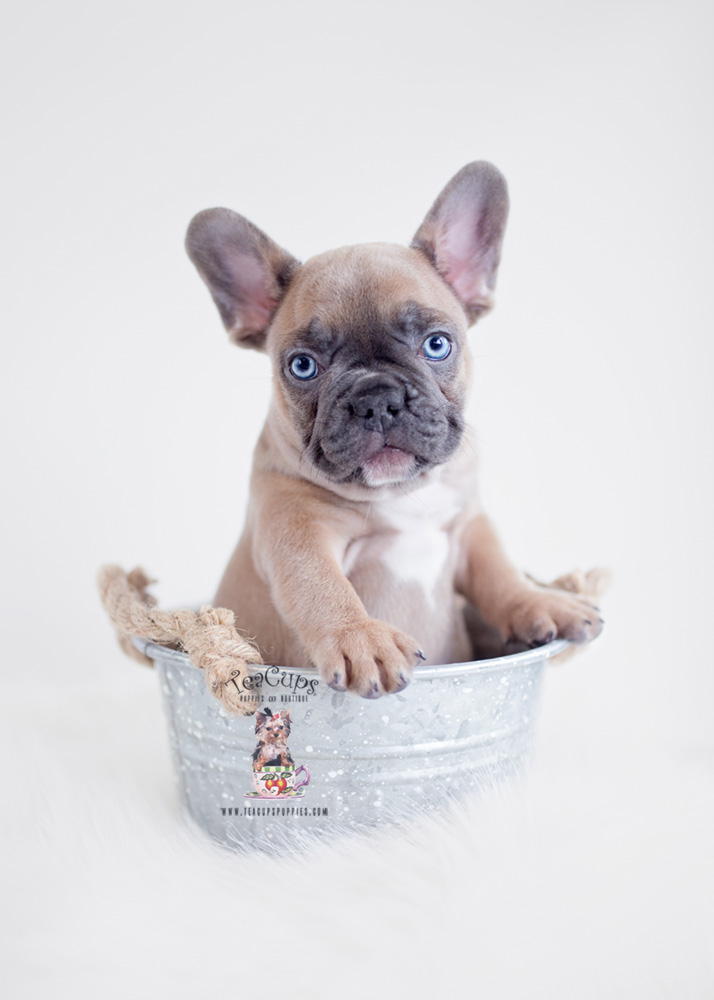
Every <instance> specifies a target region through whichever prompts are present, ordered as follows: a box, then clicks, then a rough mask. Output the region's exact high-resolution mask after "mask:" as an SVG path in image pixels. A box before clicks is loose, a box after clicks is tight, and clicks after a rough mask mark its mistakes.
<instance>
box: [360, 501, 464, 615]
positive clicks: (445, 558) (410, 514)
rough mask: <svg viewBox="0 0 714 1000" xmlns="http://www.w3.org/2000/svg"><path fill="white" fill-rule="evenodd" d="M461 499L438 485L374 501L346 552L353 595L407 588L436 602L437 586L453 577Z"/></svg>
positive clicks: (446, 582)
mask: <svg viewBox="0 0 714 1000" xmlns="http://www.w3.org/2000/svg"><path fill="white" fill-rule="evenodd" d="M461 499H462V498H461V496H460V495H459V493H458V492H457V491H456V490H455V489H454V488H452V487H449V486H445V485H443V484H438V483H437V484H433V485H430V486H427V487H424V488H423V489H421V490H419V491H415V492H414V493H410V494H407V493H405V494H403V495H400V496H398V497H397V498H391V499H388V500H380V501H377V502H375V503H373V504H372V505H371V506H370V509H369V512H368V514H367V516H366V519H365V527H366V533H365V534H364V536H362V537H360V538H358V539H355V541H353V542H352V543H351V544H350V545H349V546H348V547H347V550H346V552H345V559H344V572H345V574H346V575H347V577H348V578H349V579H351V580H352V582H353V583H354V585H355V587H356V589H357V591H358V593H360V592H361V591H366V592H370V591H376V592H378V593H379V592H381V591H382V590H383V589H384V588H386V587H394V586H397V585H402V586H404V585H409V587H410V588H417V589H418V590H419V591H420V592H421V593H423V595H424V596H425V597H426V598H427V599H428V601H429V602H430V603H431V602H432V601H435V600H436V599H437V597H438V594H437V591H438V590H439V588H440V585H443V584H447V585H448V586H449V587H450V586H451V581H452V579H453V571H454V564H455V559H456V548H457V544H458V535H459V527H460V521H461V518H460V515H461V512H462V503H461ZM361 596H362V595H361Z"/></svg>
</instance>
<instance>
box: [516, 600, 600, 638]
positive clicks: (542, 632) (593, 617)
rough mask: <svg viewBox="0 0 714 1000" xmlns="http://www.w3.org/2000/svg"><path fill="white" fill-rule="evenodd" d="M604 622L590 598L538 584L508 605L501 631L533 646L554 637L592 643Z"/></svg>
mask: <svg viewBox="0 0 714 1000" xmlns="http://www.w3.org/2000/svg"><path fill="white" fill-rule="evenodd" d="M603 624H604V623H603V620H602V618H601V617H600V612H599V611H598V609H597V607H596V606H595V605H594V604H592V603H591V602H590V601H588V600H587V599H586V598H584V597H580V596H578V595H577V594H573V593H567V592H566V591H564V590H551V589H548V588H545V587H534V588H533V589H528V590H526V591H524V592H523V593H522V594H520V595H519V596H518V597H517V598H516V599H515V600H514V601H513V602H512V603H511V604H510V605H509V606H508V608H507V610H506V615H505V620H504V622H503V623H502V625H501V630H502V632H503V634H504V637H505V638H506V639H508V640H513V641H516V642H523V643H525V644H526V645H527V646H531V647H532V646H543V645H545V643H547V642H552V640H553V639H569V640H570V641H571V642H589V640H590V639H594V638H595V637H596V636H598V635H600V633H601V632H602V626H603Z"/></svg>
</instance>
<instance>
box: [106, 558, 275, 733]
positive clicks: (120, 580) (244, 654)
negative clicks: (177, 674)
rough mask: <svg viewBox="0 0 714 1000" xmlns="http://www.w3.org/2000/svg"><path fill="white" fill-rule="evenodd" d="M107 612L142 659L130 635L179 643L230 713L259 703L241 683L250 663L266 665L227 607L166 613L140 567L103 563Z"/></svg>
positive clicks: (124, 643)
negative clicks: (131, 567)
mask: <svg viewBox="0 0 714 1000" xmlns="http://www.w3.org/2000/svg"><path fill="white" fill-rule="evenodd" d="M97 582H98V585H99V594H100V597H101V599H102V604H103V605H104V610H105V611H106V613H107V614H108V615H109V618H110V619H111V621H112V624H113V625H114V627H115V629H116V631H117V636H118V638H119V645H120V646H121V648H122V649H123V650H124V652H125V653H126V654H127V655H128V656H131V657H132V658H133V659H135V660H138V661H139V662H140V663H145V664H148V665H150V666H151V665H152V661H151V660H150V659H149V658H148V657H147V656H145V655H144V654H143V653H141V652H139V650H138V649H137V648H136V646H134V644H133V643H132V641H131V638H132V636H136V637H137V638H140V639H148V640H149V641H150V642H156V643H160V644H161V645H169V646H179V647H181V649H183V650H185V651H186V653H188V655H189V656H190V658H191V661H192V663H193V664H194V665H195V666H196V667H198V668H199V669H200V670H203V672H204V674H205V677H206V684H207V685H208V688H209V690H210V691H211V693H212V694H213V695H214V696H215V697H216V698H218V699H219V701H221V702H222V704H223V706H224V707H225V708H226V710H227V711H229V712H234V713H237V714H240V715H250V714H251V713H252V712H254V711H255V710H256V707H257V703H256V700H255V697H254V696H253V695H252V694H251V692H250V690H249V689H248V688H247V687H246V686H245V685H244V684H243V681H244V680H245V678H246V677H247V676H248V664H249V663H262V662H263V661H262V659H261V656H260V653H259V652H258V649H257V647H256V646H255V645H254V644H253V643H252V642H250V641H249V640H248V639H245V638H244V637H243V636H242V635H240V633H239V632H238V631H237V630H236V627H235V615H234V614H233V612H232V611H229V610H228V609H227V608H212V607H210V605H204V606H203V607H202V608H201V610H200V611H199V612H198V613H196V612H195V611H189V610H181V611H162V610H161V609H160V608H158V607H157V606H156V599H155V598H154V597H153V596H152V595H151V594H149V593H148V591H147V588H148V587H149V586H150V585H151V584H152V583H154V582H155V581H154V580H150V579H149V577H148V576H147V575H146V574H145V573H144V571H143V570H142V569H140V568H139V567H137V568H136V569H133V570H132V571H131V572H130V573H125V572H124V570H123V569H122V568H121V567H120V566H103V567H102V568H101V569H100V571H99V575H98V579H97Z"/></svg>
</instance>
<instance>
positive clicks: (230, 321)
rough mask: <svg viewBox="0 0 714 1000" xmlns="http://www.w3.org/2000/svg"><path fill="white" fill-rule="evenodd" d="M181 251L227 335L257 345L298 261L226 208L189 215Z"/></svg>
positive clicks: (261, 343) (260, 345)
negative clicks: (208, 295)
mask: <svg viewBox="0 0 714 1000" xmlns="http://www.w3.org/2000/svg"><path fill="white" fill-rule="evenodd" d="M186 250H187V252H188V255H189V257H190V258H191V260H192V261H193V263H194V264H195V265H196V268H197V270H198V273H199V274H200V275H201V277H202V278H203V280H204V281H205V282H206V284H207V285H208V288H209V291H210V293H211V295H212V296H213V301H214V302H215V303H216V305H217V306H218V311H219V313H220V314H221V319H222V320H223V324H224V326H225V328H226V330H228V333H229V334H230V337H231V340H233V341H234V343H236V344H240V345H241V346H242V347H254V348H256V349H258V350H262V349H263V348H264V346H265V332H266V330H267V329H268V327H269V325H270V322H271V320H272V318H273V314H274V313H275V310H276V309H277V307H278V304H279V302H280V300H281V298H282V297H283V294H284V292H285V289H286V288H287V287H288V284H289V283H290V279H291V278H292V276H293V274H294V273H295V271H296V269H297V268H298V267H299V264H298V261H297V260H295V258H294V257H292V256H291V255H290V254H289V253H287V252H286V251H285V250H283V249H282V248H281V247H279V246H278V244H277V243H274V242H273V241H272V240H271V239H270V237H268V236H266V235H265V233H264V232H262V231H261V230H260V229H258V227H257V226H254V225H253V223H252V222H248V220H247V219H244V218H243V216H242V215H237V214H236V213H235V212H231V211H230V209H228V208H208V209H206V211H205V212H199V213H198V215H196V216H194V218H193V219H192V220H191V224H190V225H189V227H188V232H187V233H186Z"/></svg>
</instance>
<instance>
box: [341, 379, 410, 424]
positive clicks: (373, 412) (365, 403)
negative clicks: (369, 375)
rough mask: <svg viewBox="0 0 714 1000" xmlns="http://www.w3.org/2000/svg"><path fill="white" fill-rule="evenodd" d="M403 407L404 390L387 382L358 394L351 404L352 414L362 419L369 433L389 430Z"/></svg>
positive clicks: (372, 386)
mask: <svg viewBox="0 0 714 1000" xmlns="http://www.w3.org/2000/svg"><path fill="white" fill-rule="evenodd" d="M403 407H404V391H403V389H402V388H401V387H399V386H394V385H389V383H386V382H384V383H377V384H376V385H371V386H369V388H366V389H363V390H362V391H361V392H356V393H355V394H354V396H353V397H352V399H351V400H350V403H349V411H350V413H351V414H352V416H355V417H360V418H361V419H362V421H363V423H364V428H365V430H367V431H382V432H384V431H386V430H388V429H389V428H390V427H391V426H392V425H393V424H394V423H395V422H396V419H397V416H398V415H399V412H400V410H402V409H403Z"/></svg>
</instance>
